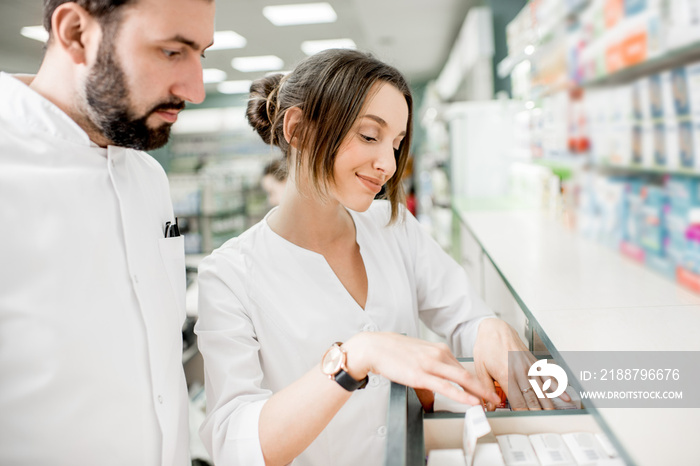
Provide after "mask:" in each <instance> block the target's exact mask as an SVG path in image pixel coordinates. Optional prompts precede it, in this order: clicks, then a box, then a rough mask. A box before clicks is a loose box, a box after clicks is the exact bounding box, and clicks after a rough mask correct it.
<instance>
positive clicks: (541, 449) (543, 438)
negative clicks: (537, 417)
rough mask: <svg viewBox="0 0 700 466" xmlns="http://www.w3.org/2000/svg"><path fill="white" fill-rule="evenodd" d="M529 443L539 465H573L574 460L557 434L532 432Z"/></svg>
mask: <svg viewBox="0 0 700 466" xmlns="http://www.w3.org/2000/svg"><path fill="white" fill-rule="evenodd" d="M530 443H531V444H532V448H533V449H534V450H535V454H536V455H537V458H538V459H539V460H540V465H541V466H574V465H575V464H576V461H575V460H574V457H573V456H571V452H569V448H568V447H567V446H566V443H564V440H563V439H562V438H561V435H559V434H553V433H548V434H533V435H530Z"/></svg>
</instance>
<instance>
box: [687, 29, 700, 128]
mask: <svg viewBox="0 0 700 466" xmlns="http://www.w3.org/2000/svg"><path fill="white" fill-rule="evenodd" d="M698 29H700V27H699V28H698ZM685 79H686V84H687V86H688V87H687V90H688V114H689V115H690V116H691V117H692V119H693V123H694V124H700V62H698V63H693V64H690V65H688V66H686V67H685Z"/></svg>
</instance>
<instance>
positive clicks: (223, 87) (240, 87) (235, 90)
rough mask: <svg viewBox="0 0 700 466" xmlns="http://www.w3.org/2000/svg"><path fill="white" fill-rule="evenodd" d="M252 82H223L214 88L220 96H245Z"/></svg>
mask: <svg viewBox="0 0 700 466" xmlns="http://www.w3.org/2000/svg"><path fill="white" fill-rule="evenodd" d="M251 84H253V81H249V80H241V81H224V82H222V83H219V85H218V86H216V90H218V91H219V92H221V93H222V94H247V93H249V92H250V85H251Z"/></svg>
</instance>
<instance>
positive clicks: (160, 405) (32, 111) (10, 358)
mask: <svg viewBox="0 0 700 466" xmlns="http://www.w3.org/2000/svg"><path fill="white" fill-rule="evenodd" d="M0 219H1V220H2V224H1V228H2V233H0V267H1V268H0V464H3V465H5V464H7V465H10V464H11V465H49V464H50V465H70V466H74V465H82V464H84V465H110V464H114V465H126V464H128V465H144V466H146V465H147V466H152V465H162V466H173V465H185V464H189V448H188V446H189V443H188V440H189V439H188V419H187V392H186V385H185V380H184V373H183V369H182V338H181V328H182V323H183V320H184V317H185V314H184V293H185V269H184V245H183V238H182V237H179V238H168V239H164V238H163V236H164V231H163V227H164V224H165V222H166V221H169V220H170V221H172V220H173V211H172V204H171V201H170V196H169V189H168V184H167V178H166V176H165V174H164V172H163V170H162V168H161V167H160V166H159V165H158V163H157V162H156V161H155V160H153V159H152V158H151V157H150V156H148V155H147V154H145V153H143V152H139V151H134V150H127V149H123V148H119V147H112V146H110V147H108V148H107V149H103V148H99V147H97V146H96V145H95V144H93V143H92V142H91V141H90V139H89V138H88V136H87V134H86V133H85V132H84V131H83V130H82V129H81V128H80V127H79V126H78V125H77V124H76V123H75V122H74V121H73V120H71V119H70V118H69V117H68V116H67V115H66V114H64V113H63V112H62V111H61V110H59V109H58V108H57V107H56V106H54V105H53V104H52V103H50V102H49V101H47V100H46V99H44V98H43V97H41V96H40V95H39V94H37V93H35V92H34V91H32V90H31V89H30V88H29V87H28V86H26V85H24V84H22V83H21V82H19V81H18V80H16V79H14V78H12V77H11V76H9V75H7V74H0Z"/></svg>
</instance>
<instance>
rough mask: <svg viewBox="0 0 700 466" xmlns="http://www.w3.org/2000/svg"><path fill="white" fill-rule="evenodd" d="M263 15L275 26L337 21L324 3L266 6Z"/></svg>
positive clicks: (332, 11)
mask: <svg viewBox="0 0 700 466" xmlns="http://www.w3.org/2000/svg"><path fill="white" fill-rule="evenodd" d="M263 15H264V16H265V18H267V19H269V20H270V22H271V23H272V24H274V25H275V26H293V25H296V24H318V23H334V22H335V21H336V20H337V19H338V15H336V14H335V10H334V9H333V7H332V6H331V5H330V4H329V3H326V2H322V3H298V4H295V5H277V6H266V7H264V8H263Z"/></svg>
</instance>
